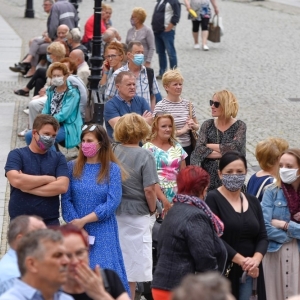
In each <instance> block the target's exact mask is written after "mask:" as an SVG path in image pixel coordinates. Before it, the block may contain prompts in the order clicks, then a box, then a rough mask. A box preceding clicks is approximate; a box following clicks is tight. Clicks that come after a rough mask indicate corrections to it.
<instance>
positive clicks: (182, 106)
mask: <svg viewBox="0 0 300 300" xmlns="http://www.w3.org/2000/svg"><path fill="white" fill-rule="evenodd" d="M162 84H163V86H164V88H165V90H166V92H167V96H166V97H165V98H164V99H163V100H162V101H160V102H158V103H157V104H156V106H155V109H154V112H153V113H154V115H156V114H157V113H168V114H170V115H172V116H173V118H174V122H175V127H176V128H175V129H176V138H177V139H178V142H179V143H180V145H181V146H182V147H183V149H184V151H185V152H186V153H187V155H188V156H187V157H186V159H185V162H186V165H189V164H190V155H191V153H192V150H193V149H192V141H191V135H190V132H191V130H196V131H198V130H199V128H200V126H199V124H198V121H197V118H196V112H195V108H194V106H193V104H192V103H191V102H190V101H189V100H186V99H184V98H182V97H181V93H182V85H183V76H182V74H181V73H180V71H179V70H178V69H174V70H169V71H167V72H165V73H164V75H163V77H162ZM190 106H191V111H192V118H191V116H190Z"/></svg>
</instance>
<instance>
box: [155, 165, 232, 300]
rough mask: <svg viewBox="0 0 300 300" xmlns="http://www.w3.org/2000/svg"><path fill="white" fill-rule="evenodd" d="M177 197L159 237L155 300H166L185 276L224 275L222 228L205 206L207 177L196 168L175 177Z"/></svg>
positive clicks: (216, 218)
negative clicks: (212, 271)
mask: <svg viewBox="0 0 300 300" xmlns="http://www.w3.org/2000/svg"><path fill="white" fill-rule="evenodd" d="M177 185H178V194H177V195H176V196H175V197H174V205H173V206H172V208H171V209H170V210H169V212H168V214H167V215H166V217H165V219H164V221H163V223H162V225H161V228H160V230H159V233H158V247H157V253H158V255H157V256H158V261H157V265H156V268H155V272H154V275H153V281H152V295H153V298H154V300H169V299H170V296H171V290H173V289H174V288H175V287H176V286H178V285H179V284H180V282H181V280H182V279H183V277H184V276H185V275H187V274H195V273H202V272H206V271H209V270H218V271H219V272H221V273H222V272H223V271H224V269H225V263H226V257H227V255H226V249H225V247H224V244H223V243H222V241H221V240H220V239H219V238H218V236H221V235H222V234H223V230H224V225H223V223H222V221H220V219H219V218H218V217H217V216H215V215H214V214H213V213H212V211H211V210H210V209H209V207H208V206H207V205H206V204H205V202H204V201H203V199H204V198H205V195H206V192H207V187H208V185H209V174H208V173H207V172H206V171H204V170H203V169H202V168H199V167H197V166H188V167H186V168H184V169H182V170H181V171H180V172H179V173H178V176H177Z"/></svg>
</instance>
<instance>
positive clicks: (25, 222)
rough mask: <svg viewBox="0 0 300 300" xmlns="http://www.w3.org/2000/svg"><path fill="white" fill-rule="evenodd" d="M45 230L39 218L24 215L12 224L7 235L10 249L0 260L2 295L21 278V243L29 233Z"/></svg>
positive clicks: (0, 289)
mask: <svg viewBox="0 0 300 300" xmlns="http://www.w3.org/2000/svg"><path fill="white" fill-rule="evenodd" d="M43 228H46V225H45V223H44V222H43V220H42V218H40V217H38V216H27V215H22V216H18V217H16V218H14V219H13V220H12V221H11V222H10V224H9V228H8V233H7V240H8V244H9V246H10V249H9V250H8V251H7V253H6V254H5V255H4V256H3V257H2V259H1V260H0V295H1V294H3V293H4V292H6V291H7V290H8V289H10V288H11V287H12V286H13V284H14V281H15V279H16V278H18V277H20V271H19V268H18V262H17V254H16V249H17V247H18V244H19V241H20V240H21V238H22V237H23V236H24V235H26V234H27V233H29V232H31V231H34V230H37V229H43Z"/></svg>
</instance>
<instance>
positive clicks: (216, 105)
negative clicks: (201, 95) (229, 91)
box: [209, 100, 220, 108]
mask: <svg viewBox="0 0 300 300" xmlns="http://www.w3.org/2000/svg"><path fill="white" fill-rule="evenodd" d="M209 105H210V106H213V105H214V107H215V108H218V107H219V106H220V102H218V101H214V100H209Z"/></svg>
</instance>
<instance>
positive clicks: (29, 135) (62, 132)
mask: <svg viewBox="0 0 300 300" xmlns="http://www.w3.org/2000/svg"><path fill="white" fill-rule="evenodd" d="M65 138H66V133H65V127H64V126H63V125H61V126H60V127H59V130H58V132H57V136H56V139H55V141H56V142H57V143H60V142H63V141H64V140H65ZM31 140H32V130H28V131H27V132H26V134H25V142H26V144H27V145H29V144H30V143H31ZM51 150H54V151H56V149H55V147H54V146H52V147H51Z"/></svg>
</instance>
